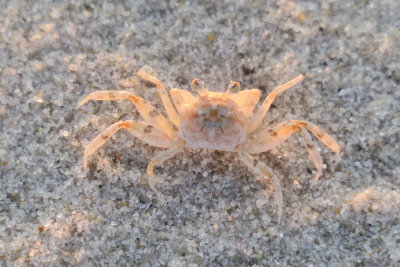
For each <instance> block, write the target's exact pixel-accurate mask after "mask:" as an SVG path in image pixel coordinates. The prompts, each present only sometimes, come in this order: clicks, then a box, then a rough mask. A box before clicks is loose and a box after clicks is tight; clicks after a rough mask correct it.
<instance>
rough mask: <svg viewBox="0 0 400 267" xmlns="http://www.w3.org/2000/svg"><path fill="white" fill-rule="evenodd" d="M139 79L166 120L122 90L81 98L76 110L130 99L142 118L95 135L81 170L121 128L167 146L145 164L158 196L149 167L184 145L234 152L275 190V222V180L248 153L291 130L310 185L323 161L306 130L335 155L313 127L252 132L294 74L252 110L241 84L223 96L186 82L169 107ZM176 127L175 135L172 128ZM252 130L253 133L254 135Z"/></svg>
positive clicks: (332, 144) (253, 95)
mask: <svg viewBox="0 0 400 267" xmlns="http://www.w3.org/2000/svg"><path fill="white" fill-rule="evenodd" d="M137 74H138V76H139V77H140V78H141V79H143V80H145V81H147V82H149V83H152V84H154V85H155V86H156V88H157V90H158V92H159V94H160V97H161V100H162V102H163V104H164V107H165V111H166V113H167V115H168V118H166V117H165V116H164V115H163V114H162V113H161V112H159V111H157V110H156V109H155V108H154V107H153V106H152V105H151V104H150V103H149V102H148V101H146V100H145V99H143V98H140V97H138V96H136V95H134V94H132V93H131V92H127V91H97V92H93V93H91V94H89V95H88V96H86V97H85V98H84V99H82V100H81V101H80V102H79V104H78V107H80V106H82V105H83V104H85V103H86V102H88V101H89V100H118V99H129V100H131V101H132V103H133V104H134V105H135V107H136V109H137V110H138V112H139V113H140V115H141V116H142V118H143V121H137V120H126V121H119V122H116V123H114V124H112V125H111V126H109V127H108V128H107V129H106V130H104V131H103V132H102V133H100V134H99V135H98V136H97V137H96V138H95V139H94V140H93V141H91V142H90V143H89V144H88V145H87V146H86V147H85V152H84V155H83V166H84V168H85V171H87V166H88V157H89V156H90V155H92V154H93V153H94V152H95V151H96V150H98V149H99V148H100V147H102V146H103V145H104V143H105V142H106V141H107V140H109V139H110V138H111V136H113V135H114V134H115V133H116V132H118V131H119V130H120V129H125V130H127V131H129V132H130V133H131V134H133V135H134V136H135V137H137V138H139V139H141V140H143V141H144V142H146V143H148V144H149V145H151V146H156V147H160V148H168V149H167V150H165V151H163V152H161V153H159V154H157V155H156V156H154V157H153V158H152V159H151V161H150V163H149V165H148V166H147V176H148V181H149V185H150V187H151V189H153V190H154V192H155V193H156V194H157V195H158V196H159V197H160V198H162V194H161V193H160V192H159V191H158V190H157V189H156V187H155V179H154V178H155V177H154V167H155V166H156V165H157V164H161V163H162V162H163V161H165V160H167V159H169V158H171V157H173V156H175V155H176V154H178V153H180V152H182V151H183V149H184V147H190V148H203V149H212V150H220V151H229V152H237V153H238V156H239V159H240V160H241V161H242V162H243V163H244V164H245V165H246V166H247V167H248V168H249V169H250V170H251V171H252V172H253V173H254V174H255V175H257V176H260V177H270V178H271V182H272V184H273V186H274V189H275V194H274V199H275V203H276V204H277V207H278V222H279V221H280V219H281V217H282V207H283V196H282V189H281V185H280V182H279V179H278V178H277V177H276V176H275V175H274V174H273V172H272V171H271V170H270V169H269V168H268V166H267V165H265V164H264V163H262V162H260V161H259V160H257V159H255V158H254V157H253V156H251V155H250V154H256V153H261V152H264V151H268V150H271V149H273V148H274V147H276V146H278V145H279V144H281V143H282V142H284V141H285V140H286V139H287V138H289V137H290V136H291V135H293V134H294V133H296V132H300V134H301V135H302V137H303V139H304V140H305V143H306V147H307V150H308V152H309V155H310V158H311V159H312V161H313V163H314V165H315V167H316V168H317V172H316V174H315V178H314V181H317V180H318V178H319V176H320V175H321V174H322V169H323V163H322V159H321V156H320V155H319V153H318V150H317V149H316V148H315V146H314V143H313V140H312V139H311V136H310V134H309V132H311V133H312V134H313V135H314V136H315V137H316V138H317V139H318V140H319V141H321V142H322V143H323V144H325V145H326V146H328V147H329V148H330V149H331V150H333V151H335V152H336V155H337V159H339V156H340V147H339V145H338V144H337V142H336V141H335V140H334V139H333V138H332V137H331V136H329V135H328V134H327V133H326V132H324V131H323V130H322V129H320V128H319V127H318V126H316V125H315V124H313V123H310V122H306V121H297V120H290V121H285V122H282V123H279V124H276V125H272V126H270V127H268V128H265V129H262V130H260V131H259V132H256V129H257V128H258V127H259V126H260V125H261V124H262V120H263V118H264V116H265V114H266V113H267V111H268V109H269V107H270V106H271V104H272V101H273V100H274V99H275V97H276V96H277V95H279V94H280V93H282V92H284V91H285V90H287V89H289V88H290V87H292V86H294V85H295V84H297V83H298V82H300V81H301V80H303V79H304V76H303V75H299V76H297V77H296V78H294V79H292V80H290V81H289V82H287V83H285V84H283V85H280V86H278V87H276V88H275V89H274V90H273V91H272V92H271V93H270V94H269V95H268V96H267V97H266V98H265V100H264V101H263V102H262V104H261V105H260V107H259V108H258V109H257V111H255V112H253V111H254V108H255V106H256V104H257V103H258V101H259V99H260V95H261V91H260V90H258V89H249V90H242V91H240V84H239V83H237V82H233V81H232V82H231V83H230V84H229V86H228V88H227V90H226V91H225V92H224V93H220V92H213V91H208V90H207V89H206V88H205V87H204V83H203V82H202V81H200V80H199V79H194V80H193V81H192V83H191V87H192V90H193V91H196V94H195V95H193V94H192V93H190V92H189V91H186V90H182V89H177V88H174V89H172V90H171V91H170V94H171V97H172V100H173V103H172V102H171V100H170V98H169V95H168V93H167V91H166V89H165V87H164V85H163V84H162V82H161V81H160V80H158V79H157V78H156V77H154V76H152V75H149V74H147V73H145V72H144V71H139V72H138V73H137ZM176 129H178V131H177V130H176ZM254 132H256V133H254Z"/></svg>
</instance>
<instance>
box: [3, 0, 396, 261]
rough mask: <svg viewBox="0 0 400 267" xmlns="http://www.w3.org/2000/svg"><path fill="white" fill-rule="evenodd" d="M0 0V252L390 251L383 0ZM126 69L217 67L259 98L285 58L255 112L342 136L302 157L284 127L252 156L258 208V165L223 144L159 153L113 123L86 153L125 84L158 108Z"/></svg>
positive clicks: (93, 257)
mask: <svg viewBox="0 0 400 267" xmlns="http://www.w3.org/2000/svg"><path fill="white" fill-rule="evenodd" d="M101 2H103V1H64V2H62V1H44V0H39V1H22V0H15V1H5V0H2V1H0V3H1V6H2V8H1V9H0V63H1V64H0V130H1V131H0V177H1V179H0V265H2V266H70V265H76V266H400V219H399V214H400V186H399V185H400V152H399V151H400V142H399V140H400V86H399V83H400V30H399V29H400V13H399V10H400V2H399V1H397V0H383V1H382V0H369V1H368V0H357V1H347V0H335V1H322V0H320V1H300V0H299V1H284V0H279V1H261V0H253V1H244V0H242V1H239V0H238V1H235V0H230V1H228V0H227V1H189V0H180V1H155V0H151V1H144V0H143V1H142V0H131V1H116V0H115V1H104V2H105V3H101ZM142 67H146V68H147V69H148V70H151V71H153V73H154V74H155V75H156V76H157V77H159V78H160V79H161V80H162V81H163V82H165V85H166V87H167V88H174V87H178V88H182V89H187V90H189V84H190V81H191V80H192V79H193V78H201V79H203V80H204V81H205V83H206V86H207V87H208V88H210V89H213V90H216V91H224V90H225V88H226V86H227V84H228V83H229V81H230V80H236V81H239V82H240V83H241V84H242V87H244V88H260V89H261V90H262V92H263V95H262V97H263V98H264V97H265V96H266V95H267V93H269V92H270V91H271V90H272V89H273V88H274V87H275V86H277V85H279V84H282V83H284V82H286V81H288V80H290V79H291V78H293V77H295V76H297V75H298V74H304V75H305V76H306V79H305V80H304V81H303V82H302V83H301V84H300V85H297V86H295V87H294V88H292V89H291V90H289V91H287V92H285V93H284V94H282V95H280V96H279V97H278V98H277V99H276V101H275V102H274V105H273V107H272V108H271V110H270V112H269V113H268V114H267V116H266V118H265V120H264V124H265V126H267V125H269V124H273V123H278V122H281V121H285V120H289V119H300V120H308V121H311V122H313V123H315V124H317V125H319V126H321V127H322V128H323V129H326V130H327V132H329V133H330V134H331V135H332V136H334V137H335V138H336V139H337V140H338V141H339V143H340V145H341V147H342V148H343V153H342V161H341V162H340V164H339V165H338V166H337V168H336V169H334V168H333V161H334V153H332V152H331V151H329V150H328V149H327V148H326V147H325V146H324V145H323V144H321V143H319V147H320V148H321V149H320V151H321V155H322V157H323V159H324V163H325V165H326V168H325V169H324V173H323V176H322V177H321V179H320V182H319V184H318V185H317V186H315V187H313V188H310V181H311V179H312V177H313V175H314V173H315V168H314V166H313V164H312V162H311V161H310V160H309V158H308V155H307V150H306V149H305V147H304V146H303V144H302V142H301V140H300V138H299V135H295V136H293V137H292V138H290V139H289V140H288V141H287V142H286V143H284V144H283V145H281V146H279V147H278V148H276V149H273V150H272V151H269V152H265V153H262V154H259V155H257V158H258V159H259V160H262V161H263V162H265V163H266V164H267V165H268V166H270V167H271V168H272V169H273V170H274V172H275V174H276V175H277V176H278V177H279V178H280V180H281V181H282V185H283V187H284V201H285V207H284V215H283V220H282V223H281V224H280V225H278V224H277V222H276V219H277V218H276V209H275V205H274V202H273V198H272V194H273V189H272V187H271V184H270V181H269V180H268V179H267V180H257V179H256V178H254V176H253V175H252V174H251V173H250V172H249V170H247V169H246V167H245V166H244V165H243V164H242V163H241V162H240V161H239V160H238V158H237V155H236V154H234V153H222V152H213V151H205V150H186V151H185V152H184V153H183V154H179V155H178V156H176V157H175V158H173V159H171V160H168V161H166V162H165V163H164V164H162V166H160V167H157V168H156V174H157V177H158V180H159V181H158V184H157V188H158V189H159V190H160V191H161V192H163V194H165V195H166V198H167V200H168V201H166V202H165V203H160V202H157V200H156V196H155V194H154V193H153V192H152V190H151V189H150V188H149V186H148V183H147V180H146V176H145V171H146V166H147V164H148V162H149V161H150V159H151V157H153V156H154V155H155V154H157V153H159V152H160V151H162V150H161V149H156V148H153V147H150V146H148V145H146V144H145V143H143V142H142V141H140V140H138V139H135V138H134V137H132V136H131V135H130V134H129V133H128V132H126V131H121V132H119V133H118V134H116V135H115V136H114V137H113V138H112V139H111V140H110V141H108V142H107V144H106V145H105V146H104V147H103V148H101V149H100V150H99V151H98V152H96V153H95V154H94V155H93V156H91V157H90V159H89V165H90V172H89V174H88V175H87V176H84V175H83V174H82V154H83V149H84V147H85V145H87V144H88V143H89V142H90V141H91V140H92V139H93V138H95V136H96V135H97V134H99V133H100V132H101V131H102V130H104V129H105V128H106V127H108V126H109V125H111V124H112V123H114V122H116V121H119V120H126V119H139V116H140V115H139V114H138V113H137V111H136V110H135V108H134V106H133V105H132V103H130V102H129V101H122V100H121V101H99V102H94V101H92V102H89V103H87V104H85V105H84V106H83V107H82V108H80V109H79V110H77V109H76V105H77V103H78V102H79V100H80V99H82V97H84V96H85V95H87V94H89V93H91V92H93V91H95V90H107V89H112V90H116V89H118V90H128V91H131V92H132V93H135V94H137V95H139V96H141V97H143V98H146V99H148V100H149V101H150V102H151V103H152V104H153V105H155V106H156V107H158V108H159V109H160V110H162V105H161V101H160V99H159V97H158V95H157V92H156V90H155V89H154V88H153V87H152V86H150V85H147V84H145V83H143V82H141V81H140V80H138V79H137V78H136V77H135V73H136V72H137V71H138V70H139V69H140V68H142Z"/></svg>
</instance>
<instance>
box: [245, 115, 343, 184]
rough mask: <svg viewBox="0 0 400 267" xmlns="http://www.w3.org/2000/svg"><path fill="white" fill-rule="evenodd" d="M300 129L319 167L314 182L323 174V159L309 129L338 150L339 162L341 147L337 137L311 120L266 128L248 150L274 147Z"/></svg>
mask: <svg viewBox="0 0 400 267" xmlns="http://www.w3.org/2000/svg"><path fill="white" fill-rule="evenodd" d="M299 130H300V131H301V134H302V136H303V138H304V140H305V142H306V147H307V150H308V153H309V155H310V158H311V160H312V161H313V163H314V165H315V167H316V169H317V173H316V175H315V177H314V182H316V181H317V180H318V178H319V177H320V175H321V174H322V167H323V165H322V159H321V156H320V154H319V152H318V150H317V149H316V148H315V145H314V142H313V141H312V139H311V136H310V135H309V133H308V132H307V130H308V131H310V132H311V133H312V134H314V135H315V136H316V137H317V138H318V139H319V140H320V141H321V142H322V143H323V144H325V145H326V146H327V147H328V148H330V149H331V150H333V151H334V152H336V161H337V162H338V161H339V160H340V147H339V145H338V143H337V142H336V141H335V139H333V138H332V137H331V136H330V135H328V134H327V133H326V132H325V131H323V130H322V129H321V128H319V127H318V126H317V125H315V124H313V123H311V122H306V121H297V120H290V121H285V122H282V123H279V124H277V125H275V126H272V127H270V128H267V129H264V130H262V131H261V132H259V133H258V134H257V135H256V136H255V137H254V139H253V140H252V141H250V142H249V143H248V144H247V146H246V151H247V152H248V153H250V154H256V153H261V152H264V151H267V150H270V149H273V148H275V147H276V146H278V145H280V144H282V143H283V142H284V141H286V139H288V138H289V137H290V136H291V135H293V134H294V133H295V132H297V131H299Z"/></svg>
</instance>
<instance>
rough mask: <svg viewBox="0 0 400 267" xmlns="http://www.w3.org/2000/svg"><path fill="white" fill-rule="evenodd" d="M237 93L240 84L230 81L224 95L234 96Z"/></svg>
mask: <svg viewBox="0 0 400 267" xmlns="http://www.w3.org/2000/svg"><path fill="white" fill-rule="evenodd" d="M239 91H240V83H238V82H235V81H231V82H230V83H229V85H228V88H227V89H226V93H229V94H236V93H237V92H239Z"/></svg>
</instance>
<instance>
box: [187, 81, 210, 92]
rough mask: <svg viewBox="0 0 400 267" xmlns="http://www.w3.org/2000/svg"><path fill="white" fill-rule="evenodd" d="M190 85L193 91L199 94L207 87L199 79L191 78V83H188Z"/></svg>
mask: <svg viewBox="0 0 400 267" xmlns="http://www.w3.org/2000/svg"><path fill="white" fill-rule="evenodd" d="M190 87H191V88H192V90H193V91H195V92H197V93H199V94H200V93H201V92H206V91H207V89H206V88H205V87H204V82H203V81H202V80H200V79H193V81H192V83H191V84H190Z"/></svg>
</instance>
